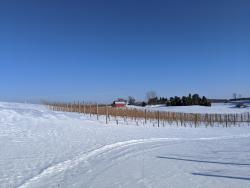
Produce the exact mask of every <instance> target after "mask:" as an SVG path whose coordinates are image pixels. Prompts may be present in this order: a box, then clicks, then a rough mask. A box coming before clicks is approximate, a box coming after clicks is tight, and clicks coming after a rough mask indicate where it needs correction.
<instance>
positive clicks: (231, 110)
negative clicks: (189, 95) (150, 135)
mask: <svg viewBox="0 0 250 188" xmlns="http://www.w3.org/2000/svg"><path fill="white" fill-rule="evenodd" d="M128 107H129V108H137V109H147V110H151V111H158V110H159V111H164V112H184V113H200V114H206V113H207V114H236V113H245V112H250V105H249V107H247V108H236V107H235V104H232V103H213V104H212V106H211V107H206V106H165V105H154V106H146V107H139V106H128Z"/></svg>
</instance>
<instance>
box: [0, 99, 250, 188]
mask: <svg viewBox="0 0 250 188" xmlns="http://www.w3.org/2000/svg"><path fill="white" fill-rule="evenodd" d="M104 122H105V120H104V119H102V118H100V120H99V121H97V120H96V117H94V116H92V117H89V116H83V115H82V114H77V113H64V112H52V111H50V110H48V109H47V108H46V107H45V106H42V105H30V104H15V103H0V187H1V188H12V187H18V188H29V187H32V188H36V187H41V188H50V187H65V188H69V187H70V188H71V187H81V188H82V187H84V188H89V187H92V188H100V187H102V188H117V187H126V188H133V187H136V188H137V187H153V188H155V187H157V188H158V187H160V188H161V187H162V188H165V187H175V188H178V187H180V188H183V187H193V188H195V187H220V188H223V187H227V188H228V187H237V188H241V187H246V188H248V187H250V173H249V172H250V144H249V143H250V127H248V126H244V127H231V128H222V127H214V128H203V127H200V128H190V127H189V128H188V127H187V128H184V127H179V128H176V127H170V126H166V127H160V128H157V127H152V126H151V125H145V126H142V125H141V126H136V125H130V123H129V124H128V125H127V124H119V125H116V124H115V122H111V123H110V124H108V125H106V124H105V123H104ZM131 124H132V122H131Z"/></svg>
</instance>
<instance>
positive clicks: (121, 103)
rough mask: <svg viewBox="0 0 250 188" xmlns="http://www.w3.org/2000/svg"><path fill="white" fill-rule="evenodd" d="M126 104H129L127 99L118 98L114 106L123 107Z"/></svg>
mask: <svg viewBox="0 0 250 188" xmlns="http://www.w3.org/2000/svg"><path fill="white" fill-rule="evenodd" d="M126 105H127V101H126V100H125V99H121V98H118V99H117V100H115V101H114V102H113V104H112V106H113V107H116V108H122V107H125V106H126Z"/></svg>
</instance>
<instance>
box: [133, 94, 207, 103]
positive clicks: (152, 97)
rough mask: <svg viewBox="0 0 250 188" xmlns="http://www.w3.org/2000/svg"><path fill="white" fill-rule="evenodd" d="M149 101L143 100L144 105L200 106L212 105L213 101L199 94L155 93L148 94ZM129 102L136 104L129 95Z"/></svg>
mask: <svg viewBox="0 0 250 188" xmlns="http://www.w3.org/2000/svg"><path fill="white" fill-rule="evenodd" d="M147 100H148V101H147V102H143V106H144V105H159V104H165V105H166V106H191V105H200V106H211V101H210V100H208V99H207V98H206V97H205V96H203V97H200V96H199V94H194V95H191V94H189V95H188V96H182V97H178V96H175V97H170V98H164V97H157V96H156V94H155V93H150V94H147ZM128 103H129V104H131V105H134V104H136V103H135V100H134V98H133V97H129V100H128Z"/></svg>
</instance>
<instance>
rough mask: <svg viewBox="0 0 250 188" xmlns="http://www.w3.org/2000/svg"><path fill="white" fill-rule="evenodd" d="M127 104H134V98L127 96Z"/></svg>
mask: <svg viewBox="0 0 250 188" xmlns="http://www.w3.org/2000/svg"><path fill="white" fill-rule="evenodd" d="M128 104H129V105H134V104H135V98H134V97H132V96H128Z"/></svg>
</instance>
